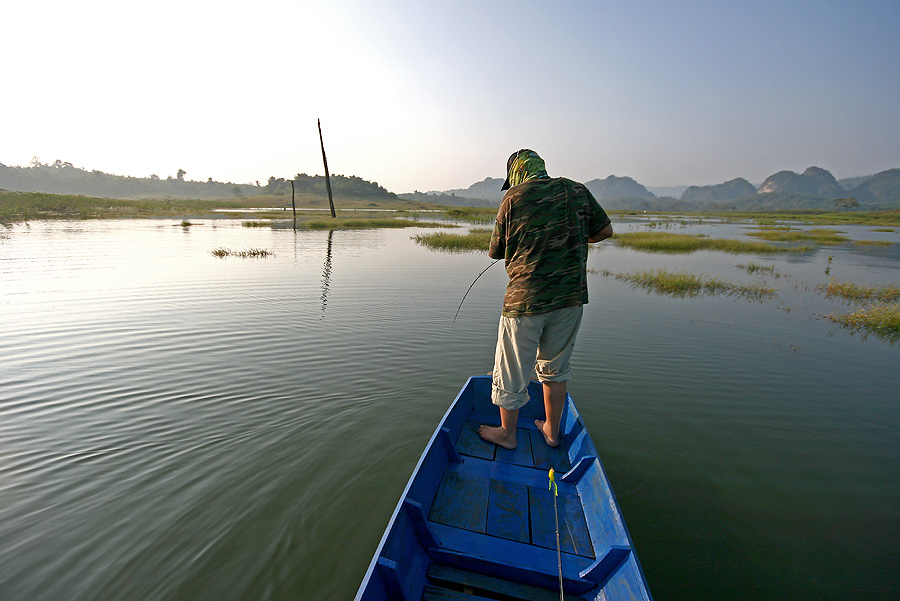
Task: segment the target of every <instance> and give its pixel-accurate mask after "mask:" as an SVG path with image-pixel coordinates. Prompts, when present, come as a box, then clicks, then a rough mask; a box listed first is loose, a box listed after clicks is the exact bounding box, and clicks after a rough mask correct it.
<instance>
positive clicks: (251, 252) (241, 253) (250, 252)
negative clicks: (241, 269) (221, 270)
mask: <svg viewBox="0 0 900 601" xmlns="http://www.w3.org/2000/svg"><path fill="white" fill-rule="evenodd" d="M210 253H211V254H212V255H213V256H216V257H220V258H224V257H240V258H242V259H248V258H254V259H255V258H261V259H264V258H266V257H269V256H275V253H273V252H270V251H268V250H266V249H264V248H248V249H247V250H231V249H229V248H216V249H214V250H211V251H210Z"/></svg>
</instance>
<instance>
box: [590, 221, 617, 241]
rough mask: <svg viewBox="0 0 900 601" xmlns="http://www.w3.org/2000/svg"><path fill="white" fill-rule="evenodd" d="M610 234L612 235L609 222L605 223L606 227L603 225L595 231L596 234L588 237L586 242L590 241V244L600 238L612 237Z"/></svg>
mask: <svg viewBox="0 0 900 601" xmlns="http://www.w3.org/2000/svg"><path fill="white" fill-rule="evenodd" d="M612 235H613V229H612V223H611V222H610V223H607V224H606V227H604V228H603V229H601V230H600V231H599V232H597V233H596V234H594V235H593V236H591V237H590V238H588V242H590V243H591V244H593V243H594V242H600V241H601V240H606V239H607V238H610V237H612Z"/></svg>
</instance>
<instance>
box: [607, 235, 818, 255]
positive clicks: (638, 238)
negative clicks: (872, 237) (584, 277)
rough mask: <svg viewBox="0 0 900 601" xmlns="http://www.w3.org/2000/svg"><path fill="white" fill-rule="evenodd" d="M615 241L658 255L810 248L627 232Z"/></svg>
mask: <svg viewBox="0 0 900 601" xmlns="http://www.w3.org/2000/svg"><path fill="white" fill-rule="evenodd" d="M612 239H613V241H614V242H615V243H616V244H617V245H619V246H623V247H626V248H632V249H634V250H642V251H646V252H657V253H684V254H687V253H692V252H697V251H700V250H716V251H721V252H727V253H732V254H742V253H754V254H772V253H781V252H804V251H809V250H813V247H810V246H779V245H776V244H769V243H768V242H755V241H752V240H732V239H727V238H710V237H709V236H704V235H703V234H675V233H672V232H625V233H622V234H614V235H613V237H612Z"/></svg>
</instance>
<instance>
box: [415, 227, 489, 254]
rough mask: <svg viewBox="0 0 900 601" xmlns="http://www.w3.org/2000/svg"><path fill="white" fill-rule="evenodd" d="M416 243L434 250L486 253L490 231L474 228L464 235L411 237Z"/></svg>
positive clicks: (431, 234) (444, 233)
mask: <svg viewBox="0 0 900 601" xmlns="http://www.w3.org/2000/svg"><path fill="white" fill-rule="evenodd" d="M413 240H415V241H416V242H417V243H419V244H421V245H423V246H427V247H428V248H433V249H435V250H449V251H458V252H469V251H486V250H487V249H488V245H489V244H490V242H491V230H488V229H481V228H475V229H471V230H469V232H468V233H466V234H453V233H450V232H432V233H429V234H418V235H416V236H413Z"/></svg>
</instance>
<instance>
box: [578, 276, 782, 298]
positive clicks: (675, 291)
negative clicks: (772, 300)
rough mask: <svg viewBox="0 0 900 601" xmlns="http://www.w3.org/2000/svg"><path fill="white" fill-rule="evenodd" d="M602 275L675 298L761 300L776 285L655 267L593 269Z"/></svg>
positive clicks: (773, 290) (772, 292)
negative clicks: (721, 296) (719, 296)
mask: <svg viewBox="0 0 900 601" xmlns="http://www.w3.org/2000/svg"><path fill="white" fill-rule="evenodd" d="M596 273H599V274H600V275H602V276H604V277H614V278H616V279H617V280H621V281H624V282H628V283H629V284H631V285H632V286H634V287H635V288H645V289H647V290H650V291H652V292H656V293H658V294H664V295H668V296H676V297H680V298H683V297H696V296H700V295H708V296H716V295H726V296H737V297H740V298H746V299H749V300H762V299H764V298H768V297H771V296H773V295H774V294H775V292H776V290H777V288H775V287H772V286H768V285H766V284H765V283H753V284H736V283H733V282H726V281H725V280H723V279H721V278H714V277H708V276H704V275H695V274H693V273H690V272H686V271H669V270H667V269H655V270H650V271H633V272H631V273H613V272H611V271H607V270H604V271H600V272H596Z"/></svg>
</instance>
